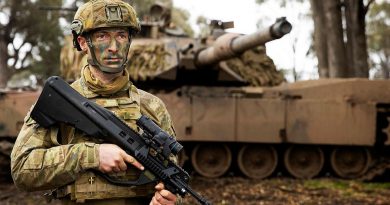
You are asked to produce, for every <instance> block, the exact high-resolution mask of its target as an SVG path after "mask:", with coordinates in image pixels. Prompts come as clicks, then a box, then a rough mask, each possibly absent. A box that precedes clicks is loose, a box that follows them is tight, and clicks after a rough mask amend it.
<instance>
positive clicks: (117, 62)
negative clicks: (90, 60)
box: [91, 28, 131, 68]
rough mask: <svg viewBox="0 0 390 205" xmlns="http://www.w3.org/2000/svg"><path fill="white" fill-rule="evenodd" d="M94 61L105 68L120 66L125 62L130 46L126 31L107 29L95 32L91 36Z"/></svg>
mask: <svg viewBox="0 0 390 205" xmlns="http://www.w3.org/2000/svg"><path fill="white" fill-rule="evenodd" d="M91 39H92V43H93V45H94V47H93V49H94V52H95V56H96V60H97V61H98V62H99V63H100V64H101V65H102V66H105V67H109V68H116V67H118V66H122V64H123V63H124V61H125V60H126V56H127V52H128V49H127V47H128V46H129V44H130V40H131V39H130V36H129V32H128V31H127V30H126V29H120V28H107V29H102V30H98V31H95V32H94V33H93V34H92V36H91Z"/></svg>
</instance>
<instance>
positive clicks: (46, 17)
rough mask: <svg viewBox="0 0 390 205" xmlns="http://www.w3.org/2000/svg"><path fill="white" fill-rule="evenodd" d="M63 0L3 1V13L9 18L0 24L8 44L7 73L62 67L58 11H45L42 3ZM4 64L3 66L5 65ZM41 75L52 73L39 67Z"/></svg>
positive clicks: (56, 2)
mask: <svg viewBox="0 0 390 205" xmlns="http://www.w3.org/2000/svg"><path fill="white" fill-rule="evenodd" d="M61 4H62V1H61V0H35V1H28V0H25V1H5V2H2V3H0V14H1V15H4V16H7V17H9V18H8V19H7V20H6V21H3V22H2V23H1V24H0V30H3V31H5V32H4V33H1V34H0V35H1V37H2V38H1V39H0V41H3V42H4V43H5V44H7V45H8V53H0V55H2V57H3V58H5V59H7V62H8V65H7V66H6V67H7V69H8V73H14V72H16V71H22V70H24V69H32V68H35V67H45V68H47V67H50V68H51V69H53V70H54V69H57V68H58V67H59V62H58V59H59V57H58V56H59V50H60V38H59V37H60V36H61V35H62V30H61V28H60V26H59V20H58V19H59V13H58V12H46V11H43V10H41V9H40V6H45V5H52V6H61ZM2 66H4V65H2ZM37 71H39V72H40V74H42V75H44V76H45V75H47V74H51V73H52V72H47V71H45V70H44V69H38V70H37Z"/></svg>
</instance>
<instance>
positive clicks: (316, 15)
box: [310, 0, 329, 78]
mask: <svg viewBox="0 0 390 205" xmlns="http://www.w3.org/2000/svg"><path fill="white" fill-rule="evenodd" d="M310 5H311V10H312V13H313V20H314V49H315V52H316V55H317V59H318V74H319V76H320V78H328V77H329V64H328V45H327V38H326V28H325V26H324V25H325V14H324V5H323V3H322V2H321V1H318V0H310Z"/></svg>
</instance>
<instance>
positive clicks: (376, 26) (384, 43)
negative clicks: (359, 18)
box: [366, 1, 390, 78]
mask: <svg viewBox="0 0 390 205" xmlns="http://www.w3.org/2000/svg"><path fill="white" fill-rule="evenodd" d="M389 19H390V3H389V2H386V1H383V2H381V3H377V2H374V3H373V4H372V6H371V7H370V10H369V12H368V15H367V29H366V31H367V42H368V50H369V52H370V57H371V58H370V62H371V65H372V66H373V68H374V69H375V71H376V74H375V77H380V78H389V77H390V38H389V36H390V22H389Z"/></svg>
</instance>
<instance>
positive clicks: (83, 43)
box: [77, 36, 88, 53]
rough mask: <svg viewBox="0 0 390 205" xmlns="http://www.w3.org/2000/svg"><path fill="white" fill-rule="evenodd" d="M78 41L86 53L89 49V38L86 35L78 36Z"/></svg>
mask: <svg viewBox="0 0 390 205" xmlns="http://www.w3.org/2000/svg"><path fill="white" fill-rule="evenodd" d="M77 42H79V45H80V48H81V50H82V51H83V52H85V53H86V52H87V51H88V44H87V39H86V38H85V37H84V36H78V37H77Z"/></svg>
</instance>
